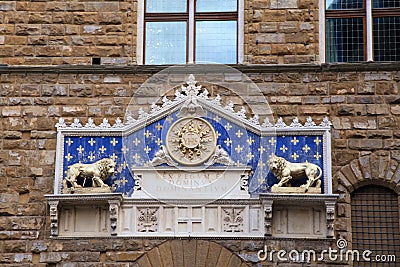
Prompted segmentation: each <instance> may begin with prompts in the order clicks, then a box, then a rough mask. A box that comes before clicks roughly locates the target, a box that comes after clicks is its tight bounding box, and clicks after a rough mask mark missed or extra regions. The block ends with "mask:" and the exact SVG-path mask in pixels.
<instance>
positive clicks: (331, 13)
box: [319, 0, 400, 63]
mask: <svg viewBox="0 0 400 267" xmlns="http://www.w3.org/2000/svg"><path fill="white" fill-rule="evenodd" d="M391 16H400V8H373V0H364V8H362V9H338V10H326V0H319V17H320V24H319V32H320V40H319V50H320V62H321V63H326V19H328V18H362V19H363V21H364V43H365V44H366V46H365V47H364V61H362V62H365V61H368V62H372V61H374V40H373V38H374V36H373V31H374V29H373V20H374V18H378V17H391ZM376 62H384V61H376ZM329 63H336V62H329Z"/></svg>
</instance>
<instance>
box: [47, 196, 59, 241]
mask: <svg viewBox="0 0 400 267" xmlns="http://www.w3.org/2000/svg"><path fill="white" fill-rule="evenodd" d="M58 203H59V201H58V200H54V201H49V206H50V236H52V237H55V236H58Z"/></svg>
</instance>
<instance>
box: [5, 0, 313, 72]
mask: <svg viewBox="0 0 400 267" xmlns="http://www.w3.org/2000/svg"><path fill="white" fill-rule="evenodd" d="M244 2H245V5H244V10H242V11H240V12H243V14H244V44H243V45H244V63H250V64H293V63H311V62H318V61H319V51H318V36H319V35H318V23H319V22H318V0H279V1H277V0H245V1H244ZM0 11H1V14H0V64H8V65H62V64H74V65H91V64H103V65H128V64H134V63H135V62H137V56H136V48H137V36H136V31H137V18H138V2H137V0H126V1H116V0H114V1H87V0H80V1H2V2H1V3H0Z"/></svg>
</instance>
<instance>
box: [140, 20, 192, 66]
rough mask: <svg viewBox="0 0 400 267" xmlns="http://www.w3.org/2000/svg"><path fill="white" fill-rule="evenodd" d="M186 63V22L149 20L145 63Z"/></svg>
mask: <svg viewBox="0 0 400 267" xmlns="http://www.w3.org/2000/svg"><path fill="white" fill-rule="evenodd" d="M185 63H186V22H184V21H178V22H147V23H146V47H145V64H185Z"/></svg>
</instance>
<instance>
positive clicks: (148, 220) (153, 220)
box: [137, 208, 158, 232]
mask: <svg viewBox="0 0 400 267" xmlns="http://www.w3.org/2000/svg"><path fill="white" fill-rule="evenodd" d="M137 211H138V218H137V222H138V224H137V227H138V231H139V232H157V227H158V214H157V213H158V208H138V210H137Z"/></svg>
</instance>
